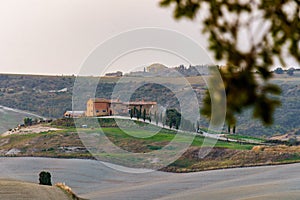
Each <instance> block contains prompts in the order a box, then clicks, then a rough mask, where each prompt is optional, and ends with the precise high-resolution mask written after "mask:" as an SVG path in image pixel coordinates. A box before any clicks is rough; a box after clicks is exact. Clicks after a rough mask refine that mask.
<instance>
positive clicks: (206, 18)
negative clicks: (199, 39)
mask: <svg viewBox="0 0 300 200" xmlns="http://www.w3.org/2000/svg"><path fill="white" fill-rule="evenodd" d="M160 5H161V6H162V7H167V6H174V11H173V14H174V18H175V19H181V18H188V19H191V20H195V19H197V20H198V14H199V13H200V14H202V15H201V18H200V17H199V18H200V19H199V20H200V23H201V24H202V25H203V28H202V32H203V33H204V34H206V35H208V38H209V46H208V48H209V50H211V51H212V52H213V53H214V57H215V59H216V60H219V61H224V62H225V63H227V64H226V66H224V67H220V70H219V71H220V73H221V76H222V78H223V81H224V85H225V90H226V96H227V114H226V121H227V123H228V124H229V125H233V124H235V123H236V118H235V115H236V114H237V113H241V112H242V111H243V110H244V109H245V108H248V107H253V108H254V110H253V117H254V118H258V119H260V120H261V121H262V122H263V123H264V124H272V122H273V113H274V111H275V108H276V107H277V106H279V105H280V101H279V100H278V99H276V98H274V95H279V94H280V93H281V91H280V89H279V87H278V86H276V85H273V84H270V83H269V80H270V78H271V77H272V72H271V69H270V68H271V67H273V65H274V62H275V60H276V59H278V60H279V61H280V63H281V64H282V66H286V63H285V57H286V56H290V57H292V58H293V59H295V60H296V61H297V62H298V63H299V62H300V51H299V47H300V32H299V30H300V22H299V18H300V1H299V0H161V1H160ZM212 96H214V95H212V94H209V92H207V93H206V96H205V98H204V101H203V103H204V106H203V109H202V113H203V114H204V115H206V116H208V117H210V112H211V108H210V107H211V105H210V102H211V99H210V98H211V97H212Z"/></svg>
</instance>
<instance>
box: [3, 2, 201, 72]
mask: <svg viewBox="0 0 300 200" xmlns="http://www.w3.org/2000/svg"><path fill="white" fill-rule="evenodd" d="M158 2H159V1H158V0H1V3H0V25H1V31H0V73H34V74H78V72H79V70H80V66H81V65H82V63H83V62H84V60H85V59H86V58H87V56H88V55H89V54H90V52H92V50H93V49H95V48H96V47H97V46H98V45H99V44H101V43H102V42H104V41H106V40H107V39H108V38H111V37H112V36H114V35H117V34H120V33H121V32H124V31H128V30H131V29H136V28H142V27H161V28H166V29H171V30H175V31H178V32H180V33H183V34H184V35H186V36H188V37H191V38H192V39H194V40H195V41H196V43H198V44H200V45H202V46H204V47H205V46H207V44H206V39H205V37H204V36H203V35H201V34H200V25H199V23H197V22H190V21H186V20H180V21H179V22H178V21H175V20H174V19H173V17H172V9H171V8H160V7H159V6H158ZM140 53H141V52H140ZM152 53H153V52H152ZM142 54H143V53H142ZM144 54H147V55H150V54H151V52H150V53H149V51H148V52H144ZM158 54H159V52H154V53H153V59H152V60H151V59H149V60H145V63H144V64H149V63H151V62H161V60H160V59H161V58H164V59H163V64H166V65H177V64H180V63H181V60H180V59H177V58H174V56H173V57H172V56H170V57H168V56H165V55H163V54H161V55H160V56H159V55H158ZM151 55H152V54H151ZM136 58H142V56H141V55H139V54H136V55H128V56H127V57H126V56H125V57H123V60H122V59H121V60H118V61H115V62H114V64H115V66H114V67H115V69H117V68H118V66H121V65H122V66H123V67H124V66H125V68H126V65H129V64H131V62H129V60H131V61H132V60H135V59H136ZM137 64H138V65H141V63H137ZM200 64H201V63H200ZM99 67H101V66H99ZM123 70H124V69H123Z"/></svg>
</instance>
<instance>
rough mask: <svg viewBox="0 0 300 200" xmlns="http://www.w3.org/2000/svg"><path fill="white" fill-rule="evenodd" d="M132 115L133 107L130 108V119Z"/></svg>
mask: <svg viewBox="0 0 300 200" xmlns="http://www.w3.org/2000/svg"><path fill="white" fill-rule="evenodd" d="M132 117H133V109H131V110H130V118H131V119H132Z"/></svg>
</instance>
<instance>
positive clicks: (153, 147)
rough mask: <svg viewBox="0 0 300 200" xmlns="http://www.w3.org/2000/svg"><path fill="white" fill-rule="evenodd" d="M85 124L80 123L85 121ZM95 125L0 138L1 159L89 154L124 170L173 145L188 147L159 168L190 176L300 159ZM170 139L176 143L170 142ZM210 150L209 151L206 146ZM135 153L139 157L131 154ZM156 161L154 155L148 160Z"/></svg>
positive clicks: (297, 153)
mask: <svg viewBox="0 0 300 200" xmlns="http://www.w3.org/2000/svg"><path fill="white" fill-rule="evenodd" d="M86 122H87V121H84V123H86ZM100 123H101V124H102V128H101V129H100V128H94V127H90V128H79V129H76V128H75V127H74V126H73V125H74V124H72V123H71V121H67V120H62V121H59V123H56V124H55V127H60V128H62V130H57V131H49V132H43V133H31V134H24V135H9V136H5V137H0V155H1V156H38V157H59V158H85V159H86V158H88V159H95V157H94V156H97V158H98V159H99V158H100V160H103V161H109V162H112V163H115V164H123V165H125V166H129V167H136V166H143V167H148V166H149V165H147V164H149V163H147V162H151V161H149V160H148V159H145V157H144V156H143V155H145V154H147V153H152V152H155V151H157V150H161V149H164V147H166V146H167V145H169V146H168V148H167V151H166V153H167V154H166V155H163V156H162V157H159V158H160V160H161V159H164V158H166V159H168V155H170V156H172V155H175V154H176V153H177V151H178V149H177V146H176V145H178V144H184V145H188V146H187V147H188V148H187V150H186V151H185V152H183V154H182V155H181V156H180V157H179V158H178V159H177V160H176V161H172V162H171V163H168V165H165V166H163V167H162V168H161V170H163V171H171V172H191V171H201V170H208V169H219V168H228V167H241V166H255V165H266V164H279V163H291V162H299V161H300V147H297V146H294V147H288V146H274V147H272V146H254V145H250V144H243V143H237V142H227V141H215V140H213V139H208V138H204V137H202V136H195V137H194V136H192V135H190V134H184V133H180V134H179V133H177V132H176V131H173V130H167V129H161V130H160V131H159V132H158V133H157V134H154V135H152V134H153V132H151V130H153V127H151V126H150V127H148V126H146V125H145V124H144V123H142V122H138V123H137V125H138V127H135V128H133V127H130V123H128V124H127V125H128V126H125V128H124V129H123V130H125V131H123V130H122V129H120V128H118V127H116V124H115V121H114V120H113V119H109V120H108V119H105V120H104V119H102V120H100ZM63 124H64V125H65V126H63ZM125 124H126V123H125ZM48 126H51V125H48ZM147 128H148V129H147ZM90 136H91V138H92V139H93V137H95V136H96V137H95V138H96V139H95V140H93V141H94V142H95V145H97V148H98V147H99V149H100V150H99V149H97V150H98V151H97V152H93V153H94V154H93V155H92V154H90V152H89V151H87V149H86V148H85V146H84V145H83V140H82V138H85V137H90ZM99 136H105V137H106V138H108V139H109V141H110V142H111V143H113V144H114V145H115V146H117V147H118V148H120V149H122V150H125V151H127V152H131V153H134V156H127V155H124V154H123V153H120V152H107V151H105V148H103V149H101V147H102V145H103V147H107V146H106V145H107V144H106V143H97V142H98V141H99V140H97V138H98V137H99ZM147 136H148V137H147ZM230 137H231V138H235V139H243V140H246V139H249V140H257V141H258V139H257V138H253V137H245V136H240V135H231V136H230ZM175 139H176V140H175ZM174 140H175V141H176V142H175V143H173V142H174ZM204 141H205V142H204ZM212 146H213V148H211V147H212ZM12 149H14V151H16V150H17V153H9V152H10V151H11V150H12ZM200 150H204V151H205V150H208V154H207V155H206V156H205V157H203V158H201V157H199V151H200ZM158 152H160V151H158ZM8 153H9V154H8ZM136 154H137V155H139V156H135V155H136ZM164 156H165V157H164ZM155 159H156V158H155V157H154V158H153V160H155ZM141 163H142V164H141Z"/></svg>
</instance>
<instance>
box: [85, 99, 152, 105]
mask: <svg viewBox="0 0 300 200" xmlns="http://www.w3.org/2000/svg"><path fill="white" fill-rule="evenodd" d="M90 100H92V101H93V102H95V103H114V104H117V103H119V104H126V105H156V104H157V103H156V102H155V101H130V102H122V101H120V100H119V99H104V98H91V99H90Z"/></svg>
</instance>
